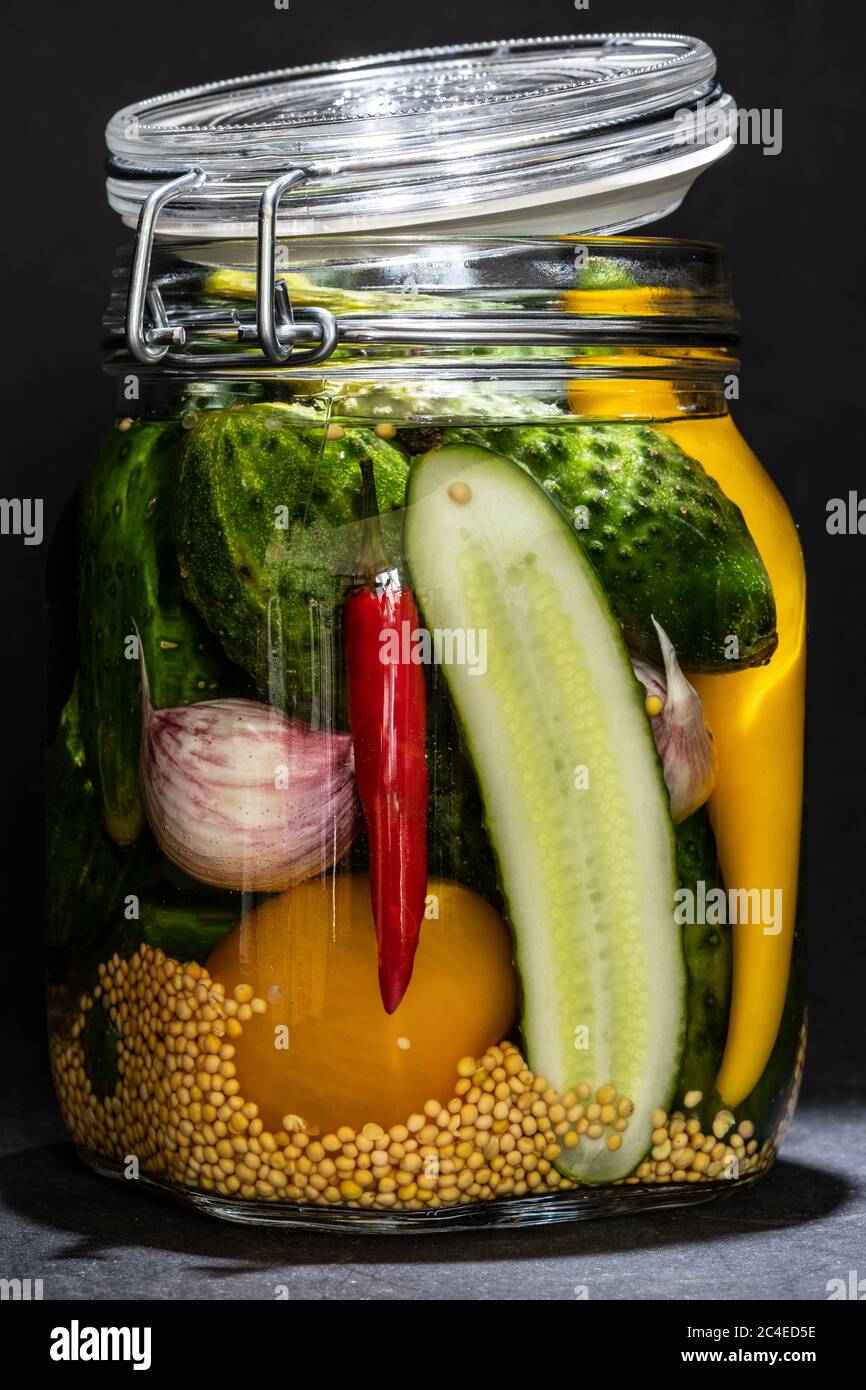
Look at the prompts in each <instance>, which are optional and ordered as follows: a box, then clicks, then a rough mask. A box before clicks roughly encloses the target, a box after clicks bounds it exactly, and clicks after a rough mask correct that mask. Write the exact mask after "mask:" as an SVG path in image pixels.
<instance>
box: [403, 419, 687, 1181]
mask: <svg viewBox="0 0 866 1390" xmlns="http://www.w3.org/2000/svg"><path fill="white" fill-rule="evenodd" d="M460 443H461V444H462V443H463V441H462V440H461V441H460ZM439 447H444V446H439ZM474 447H476V448H478V449H479V451H480V452H481V453H482V454H484V453H492V452H493V451H492V450H489V449H487V448H485V447H484V446H474ZM437 452H438V448H437V449H434V450H433V451H432V454H436V453H437ZM432 454H431V456H432ZM428 457H429V456H428ZM506 457H507V456H506ZM424 462H425V459H423V458H421V459H416V460H415V461H414V463H413V468H412V472H411V474H410V480H409V487H408V491H407V505H408V508H409V510H408V512H407V522H411V519H412V515H413V503H414V502H416V501H417V500H418V488H417V482H418V475H419V470H420V468H421V467H423V464H424ZM552 510H553V511H555V512H556V513H557V514H558V515H559V516H560V520H561V523H562V525H563V527H564V528H566V529H568V530H569V531H570V527H569V525H568V518H567V516H563V515H562V511H561V508H560V507H558V506H555V507H554V508H553V509H552ZM404 536H405V528H404ZM405 545H406V561H407V566H408V568H409V571H410V574H413V573H414V571H413V553H412V545H411V542H406V543H405ZM415 582H416V599H417V600H418V602H419V605H420V607H421V611H422V615H424V595H423V585H420V586H419V585H418V576H417V574H415ZM586 582H587V584H588V585H589V586H591V587H592V588H594V590H595V597H596V600H597V602H598V604H599V606H600V608H601V609H602V610H606V609H608V608H609V605H608V602H607V599H606V597H605V593H604V590H603V588H602V586H601V584H600V582H599V579H598V576H597V575H596V574H595V573H594V571H592V570H591V569H590V570H589V571H588V572H587V573H586ZM611 621H612V619H611ZM622 656H623V667H624V675H625V676H626V678H627V680H628V685H627V687H626V688H627V689H629V690H630V691H631V698H632V699H633V700H634V703H635V709H636V712H637V711H639V714H640V717H641V718H642V719H643V718H645V710H644V692H643V688H642V687H641V686H640V684H639V682H638V681H637V680H636V679H635V678H634V677H633V671H632V668H631V663H630V661H629V659H628V656H627V653H626V651H625V649H624V648H623V652H622ZM445 669H446V675H447V668H445ZM629 678H631V679H629ZM449 684H450V682H449ZM451 693H452V696H455V692H454V691H453V689H452V691H451ZM455 709H456V713H455V723H456V724H457V727H458V728H459V729H460V737H461V743H462V744H463V746H464V747H465V748H466V750H467V752H468V754H469V757H470V760H471V761H472V762H473V764H474V765H475V766H477V758H476V753H475V749H474V748H473V741H472V737H471V734H470V732H469V731H468V730H467V729H466V727H465V724H464V723H463V721H462V720H461V719H460V714H459V707H458V702H457V700H456V697H455ZM648 736H649V737H650V739H651V734H649V730H648ZM656 776H657V779H658V788H659V794H660V798H659V799H660V804H661V805H662V806H663V807H665V808H666V807H667V805H668V797H667V789H666V787H665V784H664V776H663V771H662V767H661V763H660V762H658V761H656ZM480 797H481V806H482V816H483V822H482V823H483V827H484V830H485V832H486V834H487V838H488V840H489V843H490V845H491V849H492V854H493V860H494V864H495V866H496V873H497V880H498V884H499V891H500V897H501V901H502V904H503V909H504V912H505V915H506V918H507V919H508V920H509V921H510V923H511V925H512V929H514V922H513V916H512V914H511V912H510V905H509V899H508V886H507V876H506V870H507V869H508V867H509V866H508V865H507V864H506V863H505V862H503V860H502V858H501V856H500V854H499V850H498V848H497V845H496V840H495V836H494V835H493V834H492V833H491V832H490V829H489V826H488V816H487V814H486V812H485V810H484V794H483V791H481V792H480ZM663 824H664V826H665V827H666V828H667V839H668V843H669V846H670V867H671V872H670V881H671V924H672V927H673V907H674V902H673V892H674V883H675V836H674V827H673V825H672V824H671V822H670V820H669V818H668V817H667V816H665V818H664V822H663ZM514 936H515V942H514V956H515V964H516V966H517V969H518V974H519V977H520V997H521V1007H520V1016H521V1020H522V1031H523V1036H524V1048H525V1050H526V1051H527V1052H528V1054H529V1056H528V1061H529V1065H530V1066H532V1065H533V1058H532V1045H531V1042H530V1041H529V1040H528V1039H527V1036H526V1032H527V1029H526V1025H527V1010H526V990H525V987H524V981H525V978H526V972H525V966H524V963H523V957H524V954H525V951H524V949H523V945H522V942H521V937H520V934H519V932H518V931H516V930H515V931H514ZM679 963H680V968H679V970H678V979H677V981H676V983H671V985H670V988H669V997H668V1000H667V1005H668V1007H669V1008H672V1009H674V1010H676V1012H677V1015H678V1018H679V1020H680V1023H679V1029H678V1036H677V1040H676V1044H675V1047H674V1049H673V1053H672V1055H673V1057H674V1059H675V1060H674V1062H673V1065H672V1068H671V1071H670V1075H669V1081H668V1084H667V1086H666V1087H665V1088H663V1089H660V1090H659V1094H658V1098H657V1105H658V1106H659V1107H660V1108H663V1109H669V1108H670V1105H671V1102H672V1100H673V1097H674V1095H675V1091H676V1085H677V1081H678V1077H679V1073H680V1069H681V1064H682V1058H683V1046H684V1041H685V1029H686V970H685V962H684V958H683V955H682V953H681V952H680V955H679ZM530 1031H531V1030H530ZM640 1137H641V1142H640V1143H639V1144H638V1145H637V1146H635V1152H634V1154H633V1155H632V1158H631V1160H630V1163H629V1166H628V1168H627V1169H623V1170H622V1171H621V1172H620V1171H615V1172H611V1171H602V1170H600V1168H599V1167H598V1166H597V1167H596V1168H595V1171H592V1160H590V1167H589V1168H588V1169H586V1170H584V1171H582V1172H580V1174H579V1180H580V1181H581V1182H583V1183H586V1184H587V1185H596V1184H605V1183H608V1182H610V1181H612V1180H614V1178H621V1177H625V1176H627V1175H628V1173H630V1172H633V1171H634V1169H635V1168H636V1167H638V1166H639V1164H640V1163H641V1162H642V1161H643V1159H644V1158H645V1157H646V1154H647V1153H648V1152H649V1149H650V1147H651V1143H652V1139H651V1133H650V1127H649V1123H648V1120H647V1124H646V1134H645V1135H643V1134H642V1135H641V1136H640ZM602 1162H603V1163H605V1166H606V1167H608V1168H609V1167H610V1165H611V1164H615V1159H612V1158H611V1155H610V1154H607V1155H606V1156H605V1158H604V1159H603V1160H602ZM557 1167H558V1168H559V1170H560V1171H561V1172H562V1173H563V1174H564V1175H565V1176H567V1177H570V1178H575V1176H576V1175H577V1174H576V1172H575V1167H574V1151H568V1152H566V1153H564V1154H562V1155H561V1156H560V1158H559V1159H558V1160H557Z"/></svg>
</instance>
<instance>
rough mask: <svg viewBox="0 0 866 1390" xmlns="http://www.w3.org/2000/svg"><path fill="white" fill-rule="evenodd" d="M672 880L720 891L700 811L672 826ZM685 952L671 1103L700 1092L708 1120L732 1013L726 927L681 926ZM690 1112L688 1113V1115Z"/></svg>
mask: <svg viewBox="0 0 866 1390" xmlns="http://www.w3.org/2000/svg"><path fill="white" fill-rule="evenodd" d="M676 842H677V878H678V879H679V886H680V888H688V889H690V891H691V892H693V893H695V894H697V892H698V888H697V885H698V884H699V883H700V882H703V883H704V884H705V886H706V891H707V893H710V892H711V891H712V890H713V889H714V888H722V887H723V886H724V885H723V883H722V876H721V870H720V869H719V862H718V856H717V854H716V842H715V837H714V835H713V831H712V827H711V825H710V818H709V816H708V815H707V811H706V808H705V807H701V809H700V810H699V811H695V813H694V815H692V816H689V818H688V820H685V821H683V822H682V824H681V825H678V826H677V828H676ZM682 933H683V945H684V947H685V953H686V971H687V974H688V993H687V1005H686V1045H685V1049H684V1052H683V1069H682V1073H681V1075H680V1079H679V1082H678V1083H677V1090H676V1105H677V1107H678V1108H680V1107H682V1105H683V1100H684V1097H685V1096H686V1095H687V1094H688V1093H689V1091H700V1093H701V1097H702V1098H701V1100H700V1101H699V1102H698V1105H697V1106H696V1107H692V1111H693V1112H694V1113H697V1114H698V1115H699V1116H700V1118H701V1119H710V1120H711V1118H712V1116H713V1115H714V1114H715V1112H716V1111H717V1110H718V1109H719V1108H720V1106H721V1104H722V1102H721V1100H720V1099H719V1097H718V1096H717V1095H716V1092H715V1084H716V1077H717V1075H718V1072H719V1067H720V1065H721V1061H722V1054H723V1052H724V1050H725V1039H726V1038H727V1035H728V1015H729V1013H730V1009H731V971H732V968H733V967H732V946H731V929H730V927H729V926H728V925H727V924H722V925H719V926H712V925H710V924H708V923H705V922H695V923H694V924H691V923H686V924H685V925H684V926H683V928H682ZM690 1113H691V1112H690Z"/></svg>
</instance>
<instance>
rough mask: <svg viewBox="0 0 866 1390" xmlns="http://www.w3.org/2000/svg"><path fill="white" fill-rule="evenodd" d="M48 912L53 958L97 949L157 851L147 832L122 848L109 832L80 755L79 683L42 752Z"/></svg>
mask: <svg viewBox="0 0 866 1390" xmlns="http://www.w3.org/2000/svg"><path fill="white" fill-rule="evenodd" d="M47 775H48V792H49V811H50V814H49V817H48V843H47V851H48V853H47V877H48V882H47V909H48V945H49V950H50V952H51V956H52V962H51V963H52V968H53V964H54V956H55V954H56V955H57V957H59V958H63V959H65V958H68V956H70V955H77V954H79V953H80V952H85V951H89V950H92V949H95V948H96V947H98V945H99V944H100V943H101V942H102V941H104V940H105V938H106V937H107V936H108V935H109V934H110V932H111V930H112V925H113V924H116V923H117V922H119V921H122V920H123V914H124V907H125V899H126V895H127V894H129V893H135V894H138V893H140V892H141V891H142V884H143V883H144V882H145V880H146V875H147V873H148V870H149V869H150V866H151V864H152V863H153V861H154V860H155V859H156V858H157V855H158V850H157V847H156V845H155V843H154V841H153V840H152V839H151V837H150V836H149V835H147V834H145V835H141V836H139V837H138V839H137V840H136V842H135V844H134V845H130V846H128V847H127V848H125V849H122V848H121V847H120V846H119V845H118V844H117V843H116V842H115V841H114V840H113V839H112V838H111V836H110V835H109V834H108V832H107V830H106V828H105V825H104V823H103V817H102V814H101V811H100V806H99V802H98V798H97V793H96V788H95V786H94V784H93V779H92V777H91V775H90V768H89V766H88V763H87V761H86V758H85V752H84V742H83V738H82V732H81V718H80V702H79V689H78V681H76V683H75V686H74V687H73V690H72V694H71V695H70V697H69V699H68V701H67V703H66V705H65V707H64V709H63V712H62V714H61V716H60V723H59V726H58V729H57V733H56V735H55V738H54V740H53V742H52V744H51V747H50V748H49V750H48V763H47Z"/></svg>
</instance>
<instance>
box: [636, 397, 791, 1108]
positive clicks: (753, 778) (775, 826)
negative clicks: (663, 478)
mask: <svg viewBox="0 0 866 1390" xmlns="http://www.w3.org/2000/svg"><path fill="white" fill-rule="evenodd" d="M662 428H663V429H664V430H665V431H666V432H667V433H668V434H669V435H671V436H672V438H674V439H675V440H676V441H677V443H678V444H679V445H680V447H681V448H682V449H684V450H685V451H686V452H687V453H689V454H691V455H692V457H693V458H697V459H699V460H700V462H701V463H702V464H703V466H704V468H705V469H706V470H707V472H708V473H710V474H711V475H712V477H714V478H715V479H716V481H717V482H718V483H719V486H720V487H721V488H722V489H723V490H724V492H725V493H726V494H727V495H728V497H730V498H731V499H732V501H734V502H736V503H737V505H738V506H739V507H740V509H741V510H742V512H743V516H744V517H745V519H746V524H747V526H748V528H749V530H750V531H751V533H752V536H753V537H754V540H755V544H756V545H757V547H758V550H759V551H760V553H761V556H762V557H763V560H764V564H765V565H766V567H767V571H768V573H769V575H770V579H771V581H772V584H773V589H774V592H775V596H776V610H777V625H778V632H779V646H778V649H777V651H776V652H775V654H774V656H773V658H772V661H771V662H770V663H769V665H767V666H761V667H757V668H755V669H754V670H750V671H739V672H736V673H731V674H730V675H724V676H691V677H690V679H691V680H692V681H693V684H694V685H695V686H696V688H697V690H698V693H699V694H700V696H701V700H702V701H703V706H704V712H705V715H706V719H707V723H708V724H709V726H710V728H711V729H712V731H713V734H714V735H715V739H716V746H717V748H718V753H719V772H718V780H717V783H716V788H715V791H714V793H713V796H712V798H711V800H710V808H709V809H710V817H711V819H712V822H713V829H714V831H715V835H716V842H717V845H718V851H719V860H720V864H721V868H722V873H723V875H724V879H725V882H726V884H727V885H728V886H729V887H735V888H746V889H748V888H759V889H763V888H769V889H781V895H782V896H781V902H782V924H781V930H779V931H778V932H777V933H776V934H768V933H766V932H765V931H764V928H763V927H762V925H761V924H751V923H743V924H740V925H735V926H734V927H733V941H734V977H733V990H732V999H731V1016H730V1023H729V1027H728V1038H727V1044H726V1047H725V1052H724V1056H723V1059H722V1064H721V1068H720V1070H719V1075H718V1079H717V1082H716V1087H717V1089H718V1091H719V1093H720V1095H721V1096H722V1099H723V1100H724V1101H726V1103H727V1104H728V1105H730V1106H735V1105H738V1104H739V1103H740V1102H741V1101H743V1100H744V1099H745V1098H746V1096H748V1095H749V1093H750V1092H751V1090H752V1089H753V1087H754V1086H755V1085H756V1084H757V1082H758V1081H759V1080H760V1078H761V1074H762V1073H763V1070H764V1068H765V1066H766V1064H767V1061H768V1059H769V1057H770V1053H771V1052H772V1050H773V1044H774V1043H775V1041H776V1035H777V1033H778V1030H779V1024H780V1021H781V1018H782V1011H783V1008H784V1003H785V991H786V989H787V984H788V973H789V970H790V963H791V945H792V942H793V935H794V916H795V912H796V906H797V879H798V865H799V846H800V819H801V807H802V796H803V724H804V691H805V668H806V652H805V639H806V612H805V598H806V594H805V587H806V586H805V575H804V572H803V560H802V553H801V550H800V542H799V538H798V535H797V531H796V528H795V527H794V523H793V521H792V520H791V516H790V513H789V512H788V509H787V507H786V506H785V503H784V501H783V500H782V498H781V496H780V494H779V492H778V491H777V489H776V487H775V486H774V484H773V483H772V481H771V480H770V478H769V477H768V476H767V474H766V473H765V472H764V471H763V469H762V468H761V466H760V464H759V463H758V460H757V459H756V458H755V456H754V454H753V453H752V451H751V450H750V449H749V447H748V445H747V444H746V443H745V441H744V440H743V438H742V436H741V435H740V433H739V431H738V430H737V428H736V426H735V424H734V422H733V420H732V419H731V418H730V417H729V416H719V417H716V418H712V419H692V420H683V421H677V422H672V423H666V424H664V425H663V426H662Z"/></svg>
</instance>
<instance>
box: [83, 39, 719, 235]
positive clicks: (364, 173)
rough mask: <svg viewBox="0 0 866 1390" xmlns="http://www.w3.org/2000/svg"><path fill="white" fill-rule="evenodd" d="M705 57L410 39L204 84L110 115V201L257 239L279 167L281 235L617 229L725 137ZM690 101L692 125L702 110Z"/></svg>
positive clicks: (655, 212) (126, 215) (673, 190)
mask: <svg viewBox="0 0 866 1390" xmlns="http://www.w3.org/2000/svg"><path fill="white" fill-rule="evenodd" d="M715 73H716V63H715V57H714V55H713V53H712V50H711V49H710V48H709V47H708V46H707V45H706V44H705V43H703V42H702V41H701V40H699V39H694V38H688V37H685V36H680V35H670V34H624V35H617V34H615V35H578V36H568V37H561V38H536V39H516V40H508V41H499V42H492V43H476V44H468V45H461V46H453V47H445V48H432V49H419V50H414V51H411V52H403V53H394V54H384V55H377V56H373V57H368V58H357V59H349V60H345V61H339V62H334V63H319V64H314V65H309V66H306V67H298V68H290V69H284V70H282V71H279V72H273V73H266V74H259V75H255V76H252V77H244V78H236V79H231V80H228V81H224V82H214V83H209V84H207V85H206V86H201V87H194V88H190V89H188V90H185V91H181V92H173V93H169V94H168V95H165V96H161V97H153V98H150V99H148V100H144V101H139V102H135V103H133V104H132V105H130V106H127V107H124V108H123V109H122V110H121V111H118V112H117V114H116V115H115V116H113V117H112V119H111V121H110V122H109V124H108V128H107V131H106V140H107V144H108V148H109V151H110V155H111V158H110V161H109V176H108V184H107V186H108V198H109V202H110V203H111V206H112V207H113V208H114V209H115V210H116V211H117V212H119V213H120V214H121V216H122V217H123V219H124V221H125V222H127V223H129V224H131V225H134V224H135V222H136V221H137V219H138V216H139V212H140V209H141V207H142V204H143V203H144V201H145V199H146V198H147V197H148V195H149V194H151V193H153V192H154V190H155V189H156V188H158V187H159V186H160V185H163V184H165V183H166V181H167V180H171V179H173V178H176V177H177V175H179V174H181V173H183V172H184V171H187V170H190V169H195V170H197V171H199V172H200V178H199V179H198V182H197V183H196V186H194V187H189V188H184V189H181V190H179V191H178V192H177V194H176V195H174V196H173V197H172V198H171V200H170V201H167V202H166V203H165V205H164V207H162V208H161V211H160V216H159V225H158V226H157V227H156V232H157V235H160V234H168V235H171V236H174V237H178V236H190V235H191V236H197V237H202V236H224V235H232V236H235V237H238V236H241V237H244V236H252V235H255V232H256V222H257V213H258V208H259V203H260V201H261V198H262V194H263V192H264V191H265V189H267V188H268V186H269V185H271V184H273V182H274V181H275V180H276V179H278V178H280V176H282V175H285V174H287V173H288V172H289V171H291V170H301V171H303V177H302V178H301V177H300V176H299V177H298V179H297V180H296V181H295V182H294V183H293V185H291V186H290V187H288V189H287V191H286V193H285V196H284V197H281V200H280V203H279V207H278V210H277V214H276V230H277V233H278V234H279V235H281V236H309V235H320V234H323V233H324V234H327V233H332V232H370V231H382V232H387V231H389V230H399V231H403V232H410V231H413V230H421V229H422V228H423V229H425V230H427V231H428V232H429V231H439V232H445V231H449V230H455V231H458V230H459V231H462V232H468V231H475V232H480V233H485V232H486V233H489V234H500V235H502V234H521V235H523V234H530V233H533V232H544V233H546V234H547V235H551V234H559V233H575V232H577V233H581V232H586V233H589V232H611V231H620V230H625V229H627V228H629V227H635V226H639V225H641V224H642V223H646V222H650V221H653V220H654V219H656V218H659V217H661V216H663V215H664V214H665V213H667V212H669V211H671V210H672V209H673V208H675V207H676V206H677V205H678V204H679V203H680V202H681V200H682V198H683V197H684V195H685V193H686V192H687V191H688V189H689V187H690V185H691V184H692V182H693V181H694V179H695V178H696V177H697V175H698V174H699V173H700V172H701V171H702V170H703V169H704V168H706V167H707V166H708V165H709V164H711V163H713V162H714V161H715V160H716V159H718V158H719V157H720V156H721V155H723V154H726V153H727V152H728V150H729V149H730V148H731V147H732V145H733V138H734V134H733V131H734V124H735V114H736V113H735V108H734V103H733V101H732V99H731V98H730V97H729V96H727V95H726V94H725V93H723V92H722V90H721V89H720V87H719V85H718V83H717V81H716V76H715ZM695 112H700V113H701V116H702V119H700V120H695V119H694V114H692V118H691V119H690V118H689V113H695Z"/></svg>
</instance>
